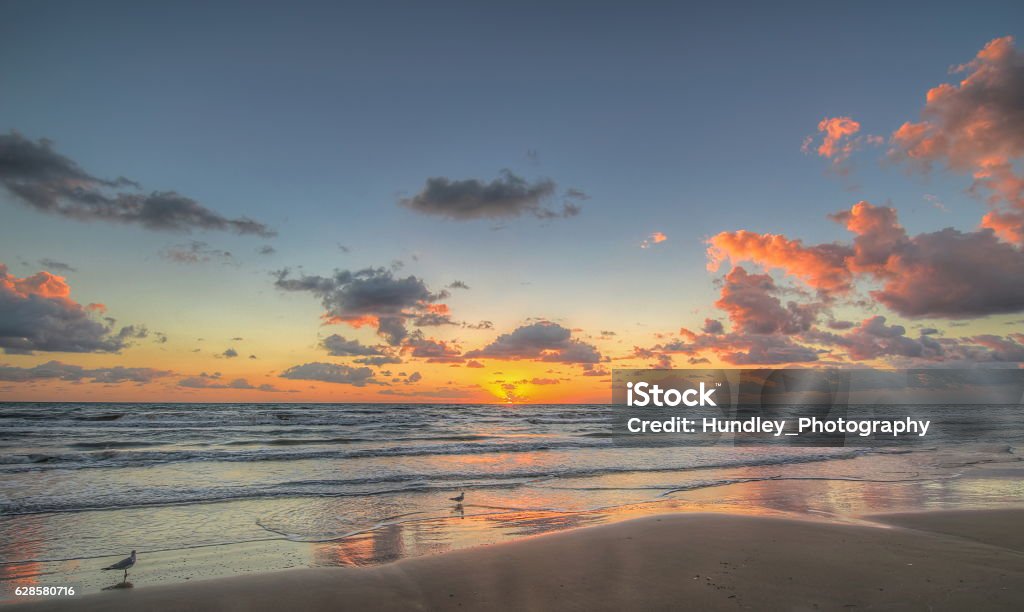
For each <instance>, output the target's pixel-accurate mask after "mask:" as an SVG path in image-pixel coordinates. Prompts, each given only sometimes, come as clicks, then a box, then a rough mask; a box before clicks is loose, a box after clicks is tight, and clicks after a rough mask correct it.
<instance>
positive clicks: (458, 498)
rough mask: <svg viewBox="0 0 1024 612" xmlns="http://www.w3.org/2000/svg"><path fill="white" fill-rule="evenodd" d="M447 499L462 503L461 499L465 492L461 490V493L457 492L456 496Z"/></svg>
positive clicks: (464, 497) (464, 496) (463, 497)
mask: <svg viewBox="0 0 1024 612" xmlns="http://www.w3.org/2000/svg"><path fill="white" fill-rule="evenodd" d="M448 499H450V500H452V501H453V502H459V503H462V500H464V499H466V492H465V491H463V492H462V493H459V495H458V496H457V497H449V498H448Z"/></svg>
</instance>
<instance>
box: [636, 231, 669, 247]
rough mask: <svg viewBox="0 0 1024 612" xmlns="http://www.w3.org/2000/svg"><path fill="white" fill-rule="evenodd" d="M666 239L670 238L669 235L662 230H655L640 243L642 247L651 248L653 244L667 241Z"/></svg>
mask: <svg viewBox="0 0 1024 612" xmlns="http://www.w3.org/2000/svg"><path fill="white" fill-rule="evenodd" d="M666 240H668V236H666V235H665V234H662V233H661V232H654V233H652V234H651V235H650V236H648V237H647V238H644V241H643V242H641V243H640V248H641V249H649V248H651V246H653V245H655V244H659V243H662V242H665V241H666Z"/></svg>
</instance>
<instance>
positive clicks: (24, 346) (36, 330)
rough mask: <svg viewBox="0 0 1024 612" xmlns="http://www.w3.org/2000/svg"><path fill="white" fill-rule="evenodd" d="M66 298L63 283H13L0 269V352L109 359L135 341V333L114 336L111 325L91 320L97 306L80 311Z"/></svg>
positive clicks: (39, 279) (53, 279)
mask: <svg viewBox="0 0 1024 612" xmlns="http://www.w3.org/2000/svg"><path fill="white" fill-rule="evenodd" d="M70 295H71V287H70V286H69V285H68V284H67V282H66V281H65V280H64V278H63V277H60V276H56V275H54V274H50V273H49V272H37V273H36V274H33V275H32V276H29V277H26V278H18V277H16V276H13V275H11V274H9V273H8V272H7V266H5V265H3V264H0V348H3V349H4V350H5V351H6V352H8V353H30V352H32V351H57V352H68V353H92V352H106V353H112V352H117V351H119V350H121V349H122V348H124V347H126V346H127V345H128V341H129V340H130V339H132V338H133V337H138V336H137V334H138V333H140V332H139V330H137V329H136V328H135V327H132V326H128V327H126V328H123V329H122V332H123V334H119V333H117V332H115V331H114V327H113V319H106V320H104V321H102V322H101V321H99V320H97V319H96V318H95V317H94V313H95V312H102V310H103V307H102V305H98V304H97V305H90V306H92V307H91V308H90V306H85V307H83V306H82V305H81V304H79V303H77V302H75V301H74V300H72V299H71V297H70Z"/></svg>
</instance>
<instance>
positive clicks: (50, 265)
mask: <svg viewBox="0 0 1024 612" xmlns="http://www.w3.org/2000/svg"><path fill="white" fill-rule="evenodd" d="M39 265H41V266H42V267H44V268H46V269H48V270H55V271H57V272H78V270H77V269H76V268H75V267H74V266H72V265H71V264H66V263H64V262H62V261H57V260H55V259H49V258H45V257H44V258H43V259H40V260H39Z"/></svg>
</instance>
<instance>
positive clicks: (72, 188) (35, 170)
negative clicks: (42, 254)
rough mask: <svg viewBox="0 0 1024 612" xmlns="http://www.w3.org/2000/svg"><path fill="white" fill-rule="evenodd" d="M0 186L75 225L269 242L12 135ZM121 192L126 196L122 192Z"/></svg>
mask: <svg viewBox="0 0 1024 612" xmlns="http://www.w3.org/2000/svg"><path fill="white" fill-rule="evenodd" d="M0 185H2V186H3V187H4V188H5V189H6V190H7V191H8V192H10V193H11V195H13V196H15V198H16V199H17V200H18V201H20V202H22V203H23V204H25V205H27V206H29V207H31V208H33V209H35V210H38V211H40V212H45V213H50V214H54V215H60V216H62V217H67V218H71V219H76V220H78V221H110V222H117V223H126V224H132V225H139V226H142V227H145V228H147V229H151V230H170V231H191V230H194V229H203V230H226V231H233V232H235V233H238V234H255V235H259V236H272V235H274V232H273V231H272V230H270V229H269V228H268V227H267V226H266V225H264V224H262V223H259V222H257V221H253V220H252V219H249V218H246V217H241V218H237V219H229V218H227V217H224V216H222V215H220V214H218V213H216V212H214V211H212V210H210V209H208V208H206V207H204V206H203V205H201V204H199V203H198V202H196V201H195V200H192V199H191V198H187V197H185V196H183V195H180V194H178V193H176V192H174V191H154V192H152V193H149V194H143V193H139V192H138V189H139V185H138V184H137V183H135V182H134V181H130V180H128V179H126V178H123V177H121V178H117V179H102V178H99V177H96V176H93V175H91V174H89V173H88V172H86V171H85V170H83V169H82V168H81V167H79V166H78V164H77V163H75V162H74V161H73V160H71V159H69V158H68V157H65V156H64V155H61V154H60V153H58V152H57V151H55V150H54V148H53V142H52V141H50V140H46V139H40V140H38V141H35V142H33V141H32V140H29V139H28V138H25V137H24V136H22V135H21V134H19V133H18V132H14V131H12V132H10V133H8V134H0ZM126 190H127V191H126Z"/></svg>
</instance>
